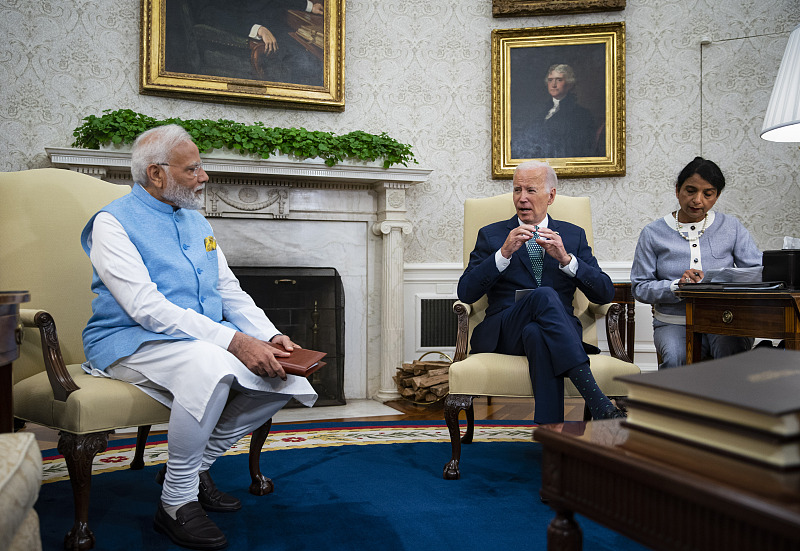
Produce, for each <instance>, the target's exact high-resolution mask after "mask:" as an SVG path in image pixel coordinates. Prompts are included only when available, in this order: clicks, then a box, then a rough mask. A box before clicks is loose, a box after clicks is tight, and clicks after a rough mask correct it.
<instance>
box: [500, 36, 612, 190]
mask: <svg viewBox="0 0 800 551" xmlns="http://www.w3.org/2000/svg"><path fill="white" fill-rule="evenodd" d="M529 159H543V160H546V161H548V162H549V163H550V165H551V166H552V167H553V168H554V169H555V170H556V173H557V174H558V176H559V177H560V178H578V177H598V176H622V175H624V174H625V23H622V22H619V23H600V24H594V25H570V26H558V27H540V28H530V29H496V30H494V31H492V177H493V178H511V177H512V176H513V174H514V169H515V168H516V167H517V165H519V164H520V163H522V162H523V161H526V160H529Z"/></svg>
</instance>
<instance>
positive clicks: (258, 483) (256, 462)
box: [249, 419, 275, 496]
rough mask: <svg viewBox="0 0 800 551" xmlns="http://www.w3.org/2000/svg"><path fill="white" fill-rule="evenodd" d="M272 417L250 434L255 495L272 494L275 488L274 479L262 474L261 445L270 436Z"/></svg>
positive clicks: (251, 470)
mask: <svg viewBox="0 0 800 551" xmlns="http://www.w3.org/2000/svg"><path fill="white" fill-rule="evenodd" d="M271 428H272V419H270V420H269V421H267V422H266V423H264V424H263V425H261V426H260V427H258V428H257V429H256V430H254V431H253V434H252V435H251V436H250V455H249V458H250V480H251V481H252V482H251V483H250V493H251V494H253V495H255V496H264V495H267V494H271V493H272V492H273V490H275V485H274V484H273V483H272V480H270V479H269V478H267V477H266V476H264V475H263V474H261V463H260V460H261V447H262V446H263V445H264V442H265V441H266V440H267V436H269V430H270V429H271Z"/></svg>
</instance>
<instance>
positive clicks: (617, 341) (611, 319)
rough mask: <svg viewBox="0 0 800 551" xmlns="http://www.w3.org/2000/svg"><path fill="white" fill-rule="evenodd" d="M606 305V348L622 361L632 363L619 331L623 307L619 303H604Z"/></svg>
mask: <svg viewBox="0 0 800 551" xmlns="http://www.w3.org/2000/svg"><path fill="white" fill-rule="evenodd" d="M603 306H604V307H605V306H607V307H608V311H607V312H606V338H607V339H608V349H609V351H610V352H611V355H612V356H614V357H615V358H617V359H619V360H622V361H623V362H629V363H633V360H632V359H631V358H630V356H628V352H627V351H626V350H625V344H624V343H623V342H622V333H620V319H621V318H622V312H623V307H622V305H621V304H618V303H616V302H615V303H612V304H605V305H603Z"/></svg>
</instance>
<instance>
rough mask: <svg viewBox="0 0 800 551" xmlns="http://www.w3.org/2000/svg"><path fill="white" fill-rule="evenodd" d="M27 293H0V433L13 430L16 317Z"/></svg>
mask: <svg viewBox="0 0 800 551" xmlns="http://www.w3.org/2000/svg"><path fill="white" fill-rule="evenodd" d="M30 299H31V295H30V293H29V292H28V291H0V329H2V331H0V333H2V334H0V432H13V430H14V376H13V372H12V363H13V362H14V360H16V359H17V357H18V356H19V345H18V342H19V341H18V340H17V334H16V329H17V323H18V320H17V315H18V313H19V305H20V304H21V303H23V302H29V301H30Z"/></svg>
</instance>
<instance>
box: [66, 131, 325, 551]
mask: <svg viewBox="0 0 800 551" xmlns="http://www.w3.org/2000/svg"><path fill="white" fill-rule="evenodd" d="M131 173H132V175H133V180H134V182H135V183H134V185H133V188H132V190H131V193H129V194H127V195H126V196H124V197H122V198H120V199H117V200H116V201H113V202H112V203H110V204H108V205H107V206H106V207H104V208H103V209H101V211H100V212H99V213H97V214H95V215H94V216H93V217H92V219H91V220H89V222H88V223H87V225H86V227H85V228H84V230H83V233H82V235H81V243H82V245H83V248H84V250H85V251H86V253H87V254H88V255H89V257H90V259H91V261H92V266H93V269H94V270H93V276H92V290H93V291H94V293H96V294H97V297H96V298H95V299H94V300H93V301H92V316H91V318H90V319H89V322H88V324H87V326H86V328H85V329H84V331H83V344H84V349H85V351H86V358H87V362H86V364H84V368H85V369H86V370H87V371H89V372H91V373H92V374H94V375H96V376H106V377H113V378H115V379H120V380H124V381H128V382H130V383H132V384H135V385H137V386H138V387H139V388H140V389H142V390H143V391H144V392H146V393H147V394H149V395H150V396H152V397H154V398H155V399H157V400H159V401H160V402H161V403H163V404H165V405H166V406H167V407H169V408H171V413H170V420H169V444H168V450H169V461H168V462H167V465H166V469H164V470H162V472H161V473H160V476H159V480H160V481H161V482H163V490H162V493H161V502H160V503H159V504H158V508H157V511H156V515H155V520H154V527H155V529H156V530H158V531H159V532H161V533H164V534H166V535H167V536H168V537H169V538H170V539H171V540H172V541H173V542H174V543H176V544H178V545H181V546H184V547H189V548H193V549H221V548H224V547H225V546H227V540H226V538H225V535H224V534H223V533H222V532H221V531H220V529H219V528H218V527H217V525H216V524H214V522H213V521H212V520H211V519H209V518H208V517H207V516H206V514H205V511H218V512H229V511H236V510H238V509H240V508H241V502H240V501H239V500H238V499H237V498H235V497H234V496H231V495H230V494H226V493H224V492H222V491H220V490H218V489H217V488H216V486H215V484H214V482H213V480H212V479H211V477H210V475H209V472H208V471H209V469H210V468H211V466H212V465H213V463H214V461H215V460H216V459H217V457H219V456H220V455H222V454H223V453H224V452H225V451H226V450H228V449H229V448H230V446H231V445H233V444H234V443H235V442H237V441H238V440H239V439H240V438H241V437H243V436H245V435H246V434H248V433H250V432H252V431H253V430H254V429H256V428H258V427H260V426H261V425H263V424H264V423H265V422H266V421H267V420H268V419H270V418H271V417H272V416H273V415H274V414H275V413H276V412H277V411H278V410H279V409H281V408H282V407H283V406H284V405H285V404H286V403H287V402H288V401H289V400H290V399H291V398H292V397H295V398H297V399H298V400H299V401H300V402H301V403H303V404H305V405H307V406H311V405H313V403H314V401H315V400H316V398H317V395H316V393H315V392H314V390H313V389H312V388H311V385H310V384H309V382H308V381H307V380H306V379H305V378H302V377H296V376H294V375H287V374H286V373H285V372H284V370H283V368H282V367H281V366H280V363H279V362H278V360H277V359H276V356H277V357H281V356H287V355H288V352H283V351H278V350H277V349H275V348H273V347H271V346H269V345H268V344H267V342H273V343H277V344H281V345H283V346H284V347H285V349H286V350H288V351H291V350H292V349H293V348H295V347H298V345H297V344H295V343H293V342H292V340H291V339H290V338H289V337H288V336H286V335H283V334H281V332H280V331H279V330H278V329H277V328H276V327H275V326H274V325H273V324H272V322H270V320H269V319H268V318H267V316H266V315H265V314H264V312H263V311H262V310H261V309H260V308H258V307H257V306H256V304H255V303H254V302H253V300H252V298H250V296H249V295H247V294H246V293H245V292H244V291H242V289H241V287H240V286H239V282H238V281H237V279H236V277H235V276H234V275H233V273H232V272H231V270H230V268H229V267H228V264H227V262H226V260H225V255H224V254H223V253H222V250H221V249H220V248H219V247H218V246H217V242H216V239H215V237H214V233H213V230H212V228H211V226H210V225H209V224H208V222H207V221H206V219H205V218H204V217H203V215H202V214H201V213H199V212H198V210H199V209H201V208H202V207H203V204H204V198H203V194H204V188H205V183H206V182H207V181H208V174H206V172H205V171H204V170H203V164H202V162H201V161H200V153H199V151H198V149H197V146H196V145H195V144H194V143H193V142H192V139H191V136H190V135H189V134H188V133H187V132H186V131H185V130H184V129H183V128H181V127H180V126H176V125H165V126H159V127H156V128H153V129H151V130H148V131H147V132H144V133H142V134H141V135H140V136H139V137H138V138H137V139H136V141H135V142H134V144H133V151H132V153H131Z"/></svg>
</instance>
